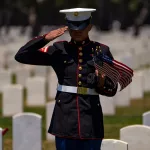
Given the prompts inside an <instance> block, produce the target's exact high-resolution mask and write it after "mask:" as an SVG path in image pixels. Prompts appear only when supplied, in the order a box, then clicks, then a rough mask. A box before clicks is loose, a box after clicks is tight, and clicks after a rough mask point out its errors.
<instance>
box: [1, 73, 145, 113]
mask: <svg viewBox="0 0 150 150" xmlns="http://www.w3.org/2000/svg"><path fill="white" fill-rule="evenodd" d="M0 76H2V75H0ZM2 77H3V78H5V74H4V75H3V76H2ZM2 77H1V78H2ZM6 78H7V79H9V76H6ZM6 78H5V79H3V82H4V81H5V80H6ZM6 81H8V80H6ZM142 81H143V76H142V74H141V72H137V73H135V76H134V78H133V82H132V83H131V85H129V86H128V87H127V88H125V89H124V90H123V91H121V92H117V94H116V95H115V96H114V97H111V98H110V97H106V96H100V101H101V105H102V109H103V113H104V115H114V114H115V108H116V106H119V107H124V106H129V105H130V100H131V99H142V98H143V96H144V90H143V89H144V88H142V87H144V86H143V82H142ZM3 82H2V87H3V94H4V97H3V115H4V116H8V115H13V114H14V113H18V112H22V108H23V106H22V105H23V96H22V95H23V86H22V85H18V84H14V85H10V84H9V82H10V81H9V82H8V84H6V82H5V84H3ZM24 84H25V86H26V88H27V101H26V105H27V106H44V105H45V104H46V79H45V78H44V77H37V76H35V77H28V78H27V80H26V81H25V83H24ZM4 85H5V86H4ZM56 86H57V77H56V75H55V73H54V72H52V73H51V74H50V76H49V80H48V87H49V88H48V97H49V98H50V99H52V100H54V99H55V95H56ZM4 87H5V88H4ZM8 93H9V94H8ZM10 93H12V94H10ZM17 102H18V105H17V108H18V109H17V108H16V105H15V103H17ZM12 106H13V107H12Z"/></svg>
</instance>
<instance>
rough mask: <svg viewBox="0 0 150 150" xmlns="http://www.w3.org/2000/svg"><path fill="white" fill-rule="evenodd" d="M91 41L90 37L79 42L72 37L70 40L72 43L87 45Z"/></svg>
mask: <svg viewBox="0 0 150 150" xmlns="http://www.w3.org/2000/svg"><path fill="white" fill-rule="evenodd" d="M90 42H91V41H90V39H89V37H88V38H86V39H85V40H84V41H80V42H77V41H75V40H73V39H71V41H70V43H71V44H75V45H77V46H85V45H87V44H89V43H90Z"/></svg>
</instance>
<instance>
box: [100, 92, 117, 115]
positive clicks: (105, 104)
mask: <svg viewBox="0 0 150 150" xmlns="http://www.w3.org/2000/svg"><path fill="white" fill-rule="evenodd" d="M100 102H101V106H102V111H103V114H104V115H114V114H115V110H116V109H115V101H114V99H113V97H106V96H102V95H100Z"/></svg>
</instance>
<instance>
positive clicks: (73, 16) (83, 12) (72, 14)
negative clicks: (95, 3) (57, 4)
mask: <svg viewBox="0 0 150 150" xmlns="http://www.w3.org/2000/svg"><path fill="white" fill-rule="evenodd" d="M94 11H96V9H92V8H72V9H64V10H60V11H59V12H60V13H64V14H66V18H67V20H70V21H83V20H87V19H89V18H90V17H91V13H92V12H94Z"/></svg>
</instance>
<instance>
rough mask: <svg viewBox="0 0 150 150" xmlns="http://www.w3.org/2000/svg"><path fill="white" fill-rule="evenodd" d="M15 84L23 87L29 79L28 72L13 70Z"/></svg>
mask: <svg viewBox="0 0 150 150" xmlns="http://www.w3.org/2000/svg"><path fill="white" fill-rule="evenodd" d="M15 74H16V79H17V84H21V85H23V86H25V83H26V80H27V79H28V78H29V77H30V70H29V69H27V68H18V69H16V70H15Z"/></svg>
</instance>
